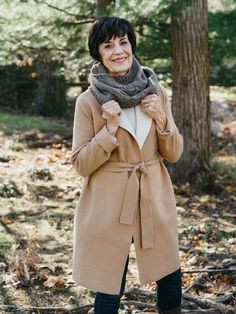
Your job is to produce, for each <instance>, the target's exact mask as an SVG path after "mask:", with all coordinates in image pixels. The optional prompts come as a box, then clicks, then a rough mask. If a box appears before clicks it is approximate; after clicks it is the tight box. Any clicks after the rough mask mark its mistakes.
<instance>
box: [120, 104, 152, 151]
mask: <svg viewBox="0 0 236 314" xmlns="http://www.w3.org/2000/svg"><path fill="white" fill-rule="evenodd" d="M135 110H136V119H137V130H136V134H135V132H134V130H133V127H132V125H131V123H130V121H129V119H128V117H127V115H126V113H125V111H124V110H121V114H120V116H119V126H120V127H121V128H123V129H125V130H126V131H128V132H129V133H130V134H131V135H132V136H133V137H134V138H135V140H136V141H137V142H138V145H139V147H140V149H142V147H143V144H144V142H145V140H146V138H147V136H148V133H149V131H150V128H151V125H152V118H151V117H150V116H149V115H147V114H146V113H145V112H143V111H142V109H141V107H140V106H136V107H135Z"/></svg>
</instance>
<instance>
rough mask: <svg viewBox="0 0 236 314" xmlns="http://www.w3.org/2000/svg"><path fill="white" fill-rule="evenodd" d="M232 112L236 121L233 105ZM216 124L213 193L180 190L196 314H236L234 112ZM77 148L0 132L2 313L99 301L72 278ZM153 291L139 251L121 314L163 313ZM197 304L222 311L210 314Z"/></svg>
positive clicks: (50, 138)
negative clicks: (73, 153) (73, 156)
mask: <svg viewBox="0 0 236 314" xmlns="http://www.w3.org/2000/svg"><path fill="white" fill-rule="evenodd" d="M227 106H228V109H230V110H233V111H232V112H234V114H235V103H233V102H232V103H227ZM232 108H233V109H232ZM217 112H218V111H217ZM224 112H225V111H224ZM218 113H219V112H218ZM215 117H216V118H215V120H214V122H215V121H218V122H219V123H221V124H222V125H223V128H222V126H220V127H219V124H218V129H217V126H216V130H213V133H214V132H215V134H214V136H213V142H214V151H213V159H212V173H213V176H212V178H213V179H212V186H211V189H210V190H208V191H207V190H205V191H199V190H198V189H197V188H194V187H192V186H191V185H190V184H188V183H186V184H185V185H174V189H175V193H176V199H177V210H178V219H179V232H180V254H181V263H182V270H183V291H184V298H183V307H184V309H186V311H187V310H188V311H187V312H188V313H235V312H234V310H232V308H235V307H236V227H235V221H236V219H235V218H236V211H235V208H236V206H235V205H236V193H235V192H236V188H235V183H236V168H235V167H236V157H235V142H234V136H235V135H236V132H235V123H234V121H233V119H232V114H231V115H230V118H229V119H228V120H224V118H225V117H226V115H225V114H224V115H223V117H224V118H222V115H221V116H218V118H217V113H215ZM217 119H218V120H217ZM234 120H235V117H234ZM216 124H217V123H216ZM70 146H71V142H70V138H69V139H68V137H63V136H62V135H53V134H52V133H46V132H38V131H37V132H36V131H27V132H24V131H21V132H15V133H13V134H8V135H7V134H6V133H5V132H4V131H3V132H1V133H0V200H1V210H0V222H1V223H0V313H57V314H59V313H65V312H66V311H67V313H81V314H82V313H87V312H88V311H89V310H90V309H91V307H92V304H93V300H94V294H93V293H92V292H90V291H88V290H87V289H85V288H83V287H77V286H76V285H75V283H74V282H73V280H72V278H71V262H72V261H71V256H72V230H73V217H74V212H75V207H76V204H77V201H78V198H79V195H80V191H81V186H82V182H83V179H82V178H80V177H79V176H78V175H77V174H76V172H75V171H74V170H73V169H72V167H71V164H70ZM155 289H156V286H155V284H154V283H153V284H150V285H146V286H144V287H140V286H139V282H138V278H137V268H136V263H135V252H134V249H133V247H131V250H130V267H129V272H128V278H127V293H126V295H125V296H124V298H123V304H122V306H121V310H120V313H124V314H125V313H126V314H127V313H148V312H149V313H151V312H152V313H157V311H156V310H155V309H154V305H155V293H154V291H155ZM194 297H196V298H198V301H199V300H202V298H203V299H204V300H208V301H209V302H210V301H212V307H214V306H215V305H216V304H219V309H217V310H216V309H215V310H213V312H210V310H207V309H210V308H211V306H209V304H208V306H207V304H206V303H204V301H202V302H203V303H201V302H200V303H199V302H197V301H196V300H195V299H194ZM191 298H193V299H191ZM194 300H195V301H194ZM213 305H214V306H213ZM55 307H56V309H55ZM73 308H74V310H73ZM197 309H202V311H203V312H196V311H197ZM230 309H231V310H232V311H230ZM227 311H228V312H227ZM187 312H186V313H187Z"/></svg>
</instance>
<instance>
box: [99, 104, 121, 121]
mask: <svg viewBox="0 0 236 314" xmlns="http://www.w3.org/2000/svg"><path fill="white" fill-rule="evenodd" d="M102 109H103V111H104V113H106V114H108V115H109V116H111V117H115V116H116V115H118V114H119V113H121V108H120V105H119V104H118V102H116V101H114V100H110V101H108V102H106V103H105V104H103V106H102Z"/></svg>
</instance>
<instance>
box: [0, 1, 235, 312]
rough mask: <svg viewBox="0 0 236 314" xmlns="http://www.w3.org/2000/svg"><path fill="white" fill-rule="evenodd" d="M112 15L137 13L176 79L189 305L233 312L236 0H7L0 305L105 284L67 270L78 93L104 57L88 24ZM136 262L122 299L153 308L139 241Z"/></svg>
mask: <svg viewBox="0 0 236 314" xmlns="http://www.w3.org/2000/svg"><path fill="white" fill-rule="evenodd" d="M102 15H117V16H121V17H124V18H127V19H128V20H129V21H131V23H132V24H133V25H134V27H135V30H136V33H137V38H138V48H137V57H138V59H139V60H140V62H141V64H143V65H146V66H149V67H152V68H153V69H154V70H155V71H156V73H157V75H158V78H159V81H160V82H161V83H162V84H163V85H164V86H165V87H166V88H167V90H168V94H169V96H170V97H171V98H172V110H173V114H174V118H175V120H176V123H177V125H178V127H179V129H180V131H181V133H182V134H183V135H184V139H185V152H184V154H183V156H182V158H181V160H180V162H179V163H178V164H176V165H174V166H172V165H170V164H168V163H166V165H167V167H168V169H169V171H170V174H171V176H172V179H173V181H174V189H175V193H176V198H177V209H178V215H179V228H180V244H181V246H180V249H181V258H182V267H183V269H184V278H183V283H184V291H185V298H184V302H185V303H184V304H185V311H186V313H205V312H204V311H205V310H207V311H208V312H207V313H210V311H212V313H228V312H229V311H231V310H232V307H234V306H235V304H236V302H235V297H236V295H235V291H236V290H235V289H236V288H235V280H236V275H235V264H236V262H235V253H236V252H235V244H236V230H235V217H236V213H235V207H236V206H235V203H236V202H235V201H236V198H235V192H236V188H235V183H236V158H235V138H236V121H235V120H236V23H235V20H236V4H235V1H234V0H217V1H214V0H209V1H206V0H193V1H191V0H173V1H171V0H165V1H164V0H160V1H157V0H156V1H148V0H130V1H127V0H116V1H114V0H97V1H95V0H87V1H85V0H81V1H78V0H70V1H64V2H62V1H59V0H47V1H43V0H21V1H20V0H12V1H9V0H1V1H0V96H1V97H0V145H1V146H0V166H1V168H0V175H1V178H0V200H1V208H0V223H1V224H0V261H1V262H0V268H1V270H3V272H2V274H3V275H2V276H1V277H0V278H1V279H0V282H1V288H0V309H2V311H3V313H5V311H6V312H9V311H11V312H19V311H20V312H21V313H23V311H25V312H26V313H28V312H29V313H32V312H34V311H38V312H39V313H40V311H41V312H44V313H45V312H46V313H49V312H50V311H51V312H50V313H61V312H62V313H64V312H66V311H70V312H71V313H72V311H79V313H87V311H88V309H90V308H91V307H92V305H91V304H92V300H93V297H94V295H93V294H92V293H90V292H89V291H87V290H86V289H85V290H83V289H82V288H81V289H80V288H79V289H78V288H76V287H75V285H74V283H73V281H72V280H71V278H70V276H71V250H72V221H73V214H74V211H75V207H76V202H77V199H78V197H79V195H80V191H81V186H82V181H83V180H82V178H80V177H78V175H77V174H76V173H75V172H73V170H72V169H71V166H70V148H71V136H72V124H73V113H74V104H75V99H76V97H77V95H78V94H79V93H81V92H82V91H83V90H85V89H86V88H87V87H88V73H89V69H90V67H91V65H92V63H93V60H92V59H91V57H90V56H89V53H88V48H87V36H88V30H89V28H90V26H91V24H92V23H93V22H94V20H95V19H96V18H97V17H99V16H102ZM131 261H132V262H131V265H130V274H129V281H128V287H129V290H128V292H127V294H126V299H127V300H126V301H123V302H124V303H123V308H122V311H123V313H141V312H140V311H145V312H147V311H148V310H150V311H155V309H154V307H153V303H151V305H150V304H149V306H148V304H147V303H145V302H146V300H144V299H143V295H145V293H150V294H149V295H148V298H150V302H153V294H152V293H153V292H152V291H153V290H154V288H155V287H154V286H152V285H151V286H147V287H145V289H146V290H145V291H144V292H143V290H141V289H139V290H135V288H140V287H139V286H138V281H137V270H136V267H135V254H134V252H133V251H132V250H131ZM147 291H148V292H147ZM188 292H190V293H191V294H188ZM194 296H195V297H198V299H197V301H196V300H195V299H193V298H194ZM199 296H200V297H202V298H203V299H201V300H200V299H199ZM191 298H192V299H191ZM135 300H136V302H137V301H138V302H140V304H138V303H135ZM199 300H200V301H199ZM209 300H211V302H212V303H207V302H210V301H209ZM144 301H145V302H144ZM125 302H127V303H125ZM132 302H133V303H132ZM68 306H69V307H70V309H69V310H68V308H67V307H68ZM40 307H41V309H40ZM72 308H73V309H74V310H72ZM135 311H137V312H135ZM194 311H195V312H194ZM197 311H198V312H197ZM201 311H202V312H201Z"/></svg>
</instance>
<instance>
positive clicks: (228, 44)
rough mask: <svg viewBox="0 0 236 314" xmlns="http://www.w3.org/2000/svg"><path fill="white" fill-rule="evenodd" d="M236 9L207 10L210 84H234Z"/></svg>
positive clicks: (235, 82)
mask: <svg viewBox="0 0 236 314" xmlns="http://www.w3.org/2000/svg"><path fill="white" fill-rule="evenodd" d="M235 20H236V10H231V11H224V12H222V11H217V12H214V13H213V12H209V41H210V47H211V67H212V79H211V81H212V84H214V85H223V86H236V23H235Z"/></svg>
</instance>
